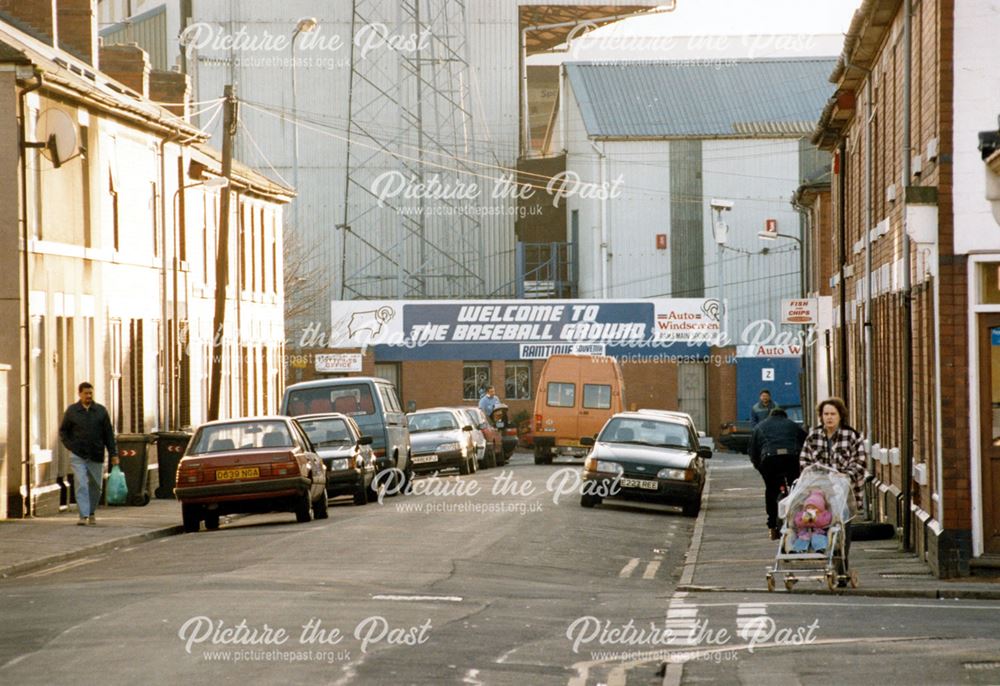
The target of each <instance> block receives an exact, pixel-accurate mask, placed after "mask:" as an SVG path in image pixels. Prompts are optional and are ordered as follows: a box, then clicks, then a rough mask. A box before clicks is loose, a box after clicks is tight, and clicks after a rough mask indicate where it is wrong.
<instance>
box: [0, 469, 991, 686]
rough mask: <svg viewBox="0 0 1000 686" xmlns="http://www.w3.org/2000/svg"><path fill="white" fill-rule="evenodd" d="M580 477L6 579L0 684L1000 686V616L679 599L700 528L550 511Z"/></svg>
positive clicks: (152, 546)
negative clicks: (663, 668)
mask: <svg viewBox="0 0 1000 686" xmlns="http://www.w3.org/2000/svg"><path fill="white" fill-rule="evenodd" d="M734 459H738V458H736V457H727V456H724V455H719V456H717V457H716V459H715V461H714V464H716V465H717V466H719V467H724V466H726V464H727V460H734ZM579 464H580V463H579V462H569V463H565V464H559V463H557V464H555V465H551V466H535V465H534V464H531V458H530V456H527V455H518V456H516V457H515V459H514V461H513V462H512V464H511V465H509V466H508V467H507V468H504V469H503V470H489V471H481V472H479V473H478V474H476V475H474V476H473V477H469V478H466V477H463V478H462V479H458V478H457V477H454V476H450V477H446V478H443V479H440V480H438V481H431V480H427V479H423V480H420V481H418V483H420V484H421V488H422V489H424V490H427V489H433V490H436V492H434V493H424V494H422V495H410V496H400V497H396V498H389V499H386V500H385V502H384V503H383V504H382V505H379V504H377V503H372V504H369V505H367V506H364V507H355V506H353V505H351V504H349V503H343V504H336V505H335V506H334V507H332V508H331V515H330V518H329V519H328V520H326V521H319V522H315V521H314V522H311V523H309V524H295V523H294V521H293V520H294V517H293V516H292V515H290V514H289V515H283V514H282V515H278V514H276V515H267V516H253V517H245V518H239V519H235V520H233V521H230V522H228V523H224V524H223V526H222V528H221V529H220V530H219V531H216V532H205V531H202V532H200V533H198V534H187V535H182V536H176V537H172V538H166V539H160V540H158V541H155V542H150V543H145V544H141V545H137V546H135V547H133V548H131V549H126V550H120V551H117V552H114V553H109V554H105V555H101V556H95V557H90V558H84V559H80V560H75V561H73V562H71V563H67V564H64V565H61V566H57V567H51V568H48V569H43V570H39V571H36V572H34V573H31V574H28V575H24V576H21V577H18V578H14V579H9V580H6V581H4V582H2V583H0V617H2V621H0V684H15V683H16V684H54V683H67V684H75V685H86V684H101V685H104V686H106V685H107V684H119V683H120V684H135V683H191V684H209V683H211V684H226V683H241V684H242V683H253V684H257V683H280V684H300V683H309V684H410V683H416V684H442V683H452V684H473V685H475V684H517V685H518V686H525V685H528V686H531V685H534V684H578V685H582V684H609V685H611V684H617V685H621V684H625V685H627V686H635V685H643V686H645V685H647V684H660V683H666V684H671V685H673V684H678V683H683V684H702V683H742V684H769V685H771V684H776V683H777V684H808V685H809V686H814V685H815V684H844V683H872V682H874V681H879V680H882V681H885V680H889V683H908V684H950V683H975V684H989V683H997V682H998V681H1000V640H998V639H997V638H996V635H997V631H996V628H997V621H996V617H997V616H998V611H1000V603H995V602H992V603H991V602H973V601H929V600H901V599H896V600H890V599H880V598H867V597H858V596H855V597H851V596H843V597H835V596H830V595H828V594H823V593H818V594H817V595H798V594H796V595H787V594H767V593H759V594H755V593H750V594H727V593H689V594H688V593H677V592H675V589H676V587H677V583H678V580H679V578H680V574H681V570H682V566H683V562H684V555H685V553H686V552H687V550H688V547H689V544H690V541H691V537H692V531H693V525H694V520H692V519H688V518H685V517H682V516H681V515H680V513H679V510H674V509H672V508H651V507H647V506H638V505H637V506H632V505H626V504H612V503H606V504H605V505H603V506H602V507H600V508H596V509H594V510H587V509H584V508H581V507H580V506H579V504H578V498H577V497H573V496H572V495H561V496H560V497H558V498H556V493H557V491H559V490H560V487H559V480H560V479H561V478H563V477H567V476H569V475H571V474H572V473H574V472H576V471H579ZM566 467H570V469H569V471H568V472H564V471H560V470H564V469H565V468H566ZM504 474H506V480H498V479H499V478H500V477H501V475H504ZM550 479H553V480H552V481H550ZM472 484H476V485H477V487H478V492H476V493H471V492H470V489H471V488H474V487H473V486H472ZM569 485H571V484H566V486H569ZM754 486H756V484H748V487H754ZM495 487H496V488H497V489H500V488H501V487H506V488H507V489H508V492H507V493H506V494H500V493H494V492H493V490H494V488H495ZM515 490H516V491H518V492H514V491H515ZM628 627H632V628H633V629H635V630H636V632H637V631H640V630H644V634H638V633H636V632H633V633H632V634H631V636H629V635H628V633H627V632H628ZM653 629H655V630H656V631H655V632H654V631H653ZM667 629H669V633H668V632H667ZM616 630H617V632H616ZM692 632H693V633H692ZM616 633H617V635H616ZM671 636H672V637H671ZM685 637H687V638H685ZM667 641H669V642H667ZM668 653H669V654H670V656H671V659H672V660H673V661H674V662H673V664H672V665H671V667H670V668H669V669H668V670H667V672H666V674H665V678H663V677H660V676H657V674H656V672H657V668H658V667H659V665H660V663H661V662H662V660H663V658H664V657H665V655H666V654H668Z"/></svg>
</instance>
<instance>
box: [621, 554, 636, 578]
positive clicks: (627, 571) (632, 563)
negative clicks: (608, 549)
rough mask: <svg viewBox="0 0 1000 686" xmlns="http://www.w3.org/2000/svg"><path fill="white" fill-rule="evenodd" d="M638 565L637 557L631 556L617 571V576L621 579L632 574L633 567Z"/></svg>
mask: <svg viewBox="0 0 1000 686" xmlns="http://www.w3.org/2000/svg"><path fill="white" fill-rule="evenodd" d="M638 566H639V558H637V557H633V558H632V559H631V560H629V561H628V562H627V563H626V564H625V566H624V567H622V570H621V571H620V572H618V576H620V577H621V578H623V579H626V578H628V577H630V576H632V572H634V571H635V568H636V567H638Z"/></svg>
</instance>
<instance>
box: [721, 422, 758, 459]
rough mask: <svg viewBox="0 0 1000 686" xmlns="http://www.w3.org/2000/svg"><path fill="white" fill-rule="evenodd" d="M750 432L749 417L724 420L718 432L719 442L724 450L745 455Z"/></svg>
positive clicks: (751, 426)
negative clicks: (730, 420)
mask: <svg viewBox="0 0 1000 686" xmlns="http://www.w3.org/2000/svg"><path fill="white" fill-rule="evenodd" d="M751 433H753V425H752V424H751V423H750V420H749V419H737V420H735V421H732V422H726V423H725V424H723V425H722V430H721V431H720V432H719V443H720V444H721V445H722V447H723V448H725V449H726V450H731V451H733V452H734V453H743V454H744V455H745V454H746V452H747V450H748V449H749V446H750V434H751Z"/></svg>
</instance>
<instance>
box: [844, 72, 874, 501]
mask: <svg viewBox="0 0 1000 686" xmlns="http://www.w3.org/2000/svg"><path fill="white" fill-rule="evenodd" d="M846 65H847V67H849V68H853V69H858V70H860V71H863V72H864V73H865V76H866V81H865V99H866V100H867V101H868V107H867V109H868V112H867V115H866V116H865V225H864V231H865V301H864V302H865V314H864V345H865V361H864V362H865V437H866V438H867V439H868V445H869V450H868V465H867V466H866V469H867V470H868V473H869V474H874V473H875V457H874V456H873V455H872V451H871V447H870V446H871V445H873V444H874V442H875V439H874V426H875V407H874V395H875V393H874V389H875V380H874V373H875V368H874V365H873V362H872V346H873V340H874V324H873V323H872V234H871V232H872V221H873V217H872V178H873V176H874V170H873V166H874V159H873V157H872V153H873V149H874V148H873V146H872V120H873V119H874V118H875V103H874V102H873V100H872V98H873V88H872V71H871V69H866V68H865V67H862V66H860V65H857V64H851V63H850V62H847V63H846ZM871 508H872V504H871V497H870V494H869V492H868V489H867V488H866V489H865V490H864V510H865V519H866V520H871V518H872V511H871Z"/></svg>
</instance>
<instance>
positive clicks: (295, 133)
mask: <svg viewBox="0 0 1000 686" xmlns="http://www.w3.org/2000/svg"><path fill="white" fill-rule="evenodd" d="M318 26H319V22H318V21H317V20H316V18H315V17H303V18H302V19H299V23H298V24H296V25H295V31H294V32H293V33H292V45H291V51H292V118H293V119H294V121H293V122H292V158H293V165H294V166H293V168H292V183H293V184H294V185H295V191H296V192H298V190H299V122H298V118H299V108H298V104H297V100H298V95H299V89H298V79H297V78H296V69H295V41H296V40H297V39H298V37H299V34H302V33H310V32H312V31H314V30H316V27H318ZM292 211H293V221H294V222H295V229H296V230H298V228H299V201H298V199H296V200H295V202H294V203H293V206H292Z"/></svg>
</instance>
